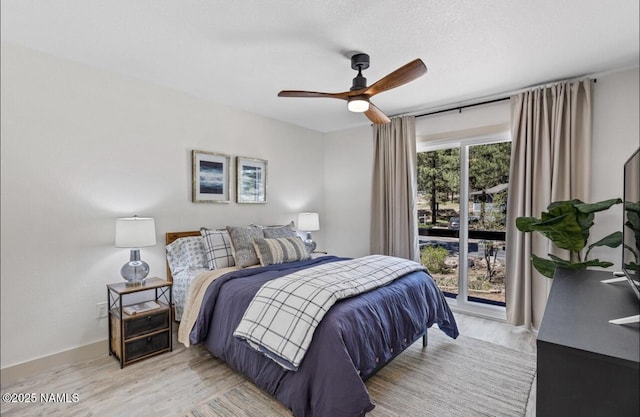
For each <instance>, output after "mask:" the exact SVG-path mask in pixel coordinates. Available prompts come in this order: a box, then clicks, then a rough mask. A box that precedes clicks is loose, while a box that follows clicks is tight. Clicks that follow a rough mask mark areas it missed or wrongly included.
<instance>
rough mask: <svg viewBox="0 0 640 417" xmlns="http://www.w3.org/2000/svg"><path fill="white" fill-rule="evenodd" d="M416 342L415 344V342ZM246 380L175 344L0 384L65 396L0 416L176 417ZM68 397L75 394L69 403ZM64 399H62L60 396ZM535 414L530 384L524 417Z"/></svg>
mask: <svg viewBox="0 0 640 417" xmlns="http://www.w3.org/2000/svg"><path fill="white" fill-rule="evenodd" d="M455 316H456V320H457V322H458V326H459V329H460V333H461V334H463V335H465V336H467V337H473V338H477V339H482V340H485V341H488V342H492V343H496V344H500V345H503V346H507V347H509V348H512V349H515V350H520V351H524V352H535V335H533V334H532V333H530V332H528V331H525V330H522V329H520V328H515V327H513V326H509V325H507V324H504V323H500V322H496V321H492V320H486V319H482V318H477V317H473V316H469V315H465V314H461V313H455ZM417 343H420V342H417ZM243 381H245V378H244V377H243V376H241V375H240V374H238V373H237V372H235V371H233V370H232V369H230V368H229V367H228V366H227V365H225V364H224V363H223V362H221V361H219V360H217V359H214V358H212V357H211V355H210V354H209V353H208V352H207V351H206V350H205V349H204V348H202V347H201V346H193V347H191V348H189V349H186V348H184V347H183V346H182V345H181V344H178V343H177V342H175V341H174V350H173V352H169V353H165V354H162V355H159V356H157V357H154V358H150V359H147V360H144V361H141V362H138V363H135V364H132V365H130V366H128V367H125V368H124V369H122V370H121V369H120V366H119V364H118V362H117V361H116V360H115V359H114V358H112V357H109V356H108V355H107V353H106V352H105V354H104V356H103V357H100V358H97V359H95V360H91V361H84V362H80V363H77V364H73V365H70V366H66V367H62V368H58V369H55V370H52V371H49V372H45V373H43V374H41V375H39V376H36V377H26V378H23V379H21V380H19V381H17V382H15V383H12V384H10V385H6V386H5V385H3V386H2V394H3V395H5V394H6V393H23V394H25V393H35V394H37V396H38V399H39V395H40V394H50V393H54V394H68V402H66V403H63V404H51V403H49V404H43V403H41V402H36V403H35V404H14V403H5V402H4V401H3V402H2V403H1V404H0V407H1V412H2V416H7V417H8V416H21V417H22V416H36V415H38V416H39V415H47V416H65V417H67V416H107V415H108V416H121V415H127V416H180V415H184V414H185V413H187V412H188V411H190V410H191V409H193V408H194V407H195V406H196V405H198V404H199V403H201V402H204V401H206V400H207V399H209V398H211V397H212V396H213V395H214V394H215V393H216V392H219V391H221V390H227V389H230V388H231V387H233V386H235V385H237V384H239V383H241V382H243ZM73 394H77V401H74V397H73ZM60 398H64V397H60ZM534 416H535V380H534V385H533V390H532V396H531V397H530V398H529V405H528V406H527V417H534Z"/></svg>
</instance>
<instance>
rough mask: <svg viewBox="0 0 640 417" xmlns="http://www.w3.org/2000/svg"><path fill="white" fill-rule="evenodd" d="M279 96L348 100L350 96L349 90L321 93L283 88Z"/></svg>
mask: <svg viewBox="0 0 640 417" xmlns="http://www.w3.org/2000/svg"><path fill="white" fill-rule="evenodd" d="M278 97H326V98H339V99H341V100H346V99H347V97H349V95H348V92H344V93H319V92H317V91H298V90H283V91H280V92H279V93H278Z"/></svg>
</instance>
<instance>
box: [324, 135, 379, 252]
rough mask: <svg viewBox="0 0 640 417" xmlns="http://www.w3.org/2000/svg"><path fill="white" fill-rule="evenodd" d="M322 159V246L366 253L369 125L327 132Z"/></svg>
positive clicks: (370, 169)
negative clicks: (324, 213) (324, 242)
mask: <svg viewBox="0 0 640 417" xmlns="http://www.w3.org/2000/svg"><path fill="white" fill-rule="evenodd" d="M324 163H325V167H324V172H325V182H324V184H325V191H324V195H325V212H326V216H325V220H324V223H323V224H322V228H323V230H324V232H325V240H326V242H327V245H326V248H325V250H328V251H329V252H330V253H331V254H333V255H340V256H350V257H358V256H364V255H368V254H369V253H370V244H369V243H370V228H371V192H372V188H371V187H372V183H371V179H372V172H373V133H372V129H371V127H369V126H366V127H362V128H356V129H349V130H344V131H341V132H335V133H331V134H327V135H326V136H325V154H324ZM320 248H321V246H319V249H320Z"/></svg>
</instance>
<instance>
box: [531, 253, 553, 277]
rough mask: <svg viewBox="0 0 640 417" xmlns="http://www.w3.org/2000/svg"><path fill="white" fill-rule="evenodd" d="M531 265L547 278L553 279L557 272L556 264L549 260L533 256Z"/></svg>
mask: <svg viewBox="0 0 640 417" xmlns="http://www.w3.org/2000/svg"><path fill="white" fill-rule="evenodd" d="M531 264H532V265H533V267H534V268H535V269H536V270H537V271H538V272H540V273H541V274H542V275H544V276H545V277H547V278H553V274H554V273H555V272H556V263H555V262H553V261H550V260H549V259H544V258H539V257H537V256H536V255H533V254H532V255H531Z"/></svg>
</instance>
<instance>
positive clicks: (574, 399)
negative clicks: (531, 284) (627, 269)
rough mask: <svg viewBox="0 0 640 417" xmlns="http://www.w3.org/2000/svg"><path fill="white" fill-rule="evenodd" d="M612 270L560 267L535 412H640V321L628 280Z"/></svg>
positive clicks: (541, 416) (541, 336) (546, 322)
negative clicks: (623, 321) (632, 319)
mask: <svg viewBox="0 0 640 417" xmlns="http://www.w3.org/2000/svg"><path fill="white" fill-rule="evenodd" d="M609 278H612V274H611V273H610V272H603V271H570V270H558V271H557V272H556V275H555V277H554V280H553V285H552V287H551V293H550V294H549V300H548V302H547V306H546V310H545V313H544V317H543V319H542V323H541V325H540V330H539V332H538V339H537V348H538V376H537V378H538V382H537V399H536V415H537V416H538V417H549V416H581V417H587V416H607V417H609V416H617V417H624V416H630V417H638V416H640V366H639V363H640V326H639V325H638V324H637V323H636V324H631V325H616V324H610V323H609V320H611V319H616V318H621V317H626V316H632V315H636V314H638V310H639V308H640V302H639V300H638V298H637V297H636V295H635V294H634V293H633V291H632V289H631V288H630V287H629V284H628V283H627V282H619V283H613V284H603V283H602V282H600V281H601V280H603V279H609Z"/></svg>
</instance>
